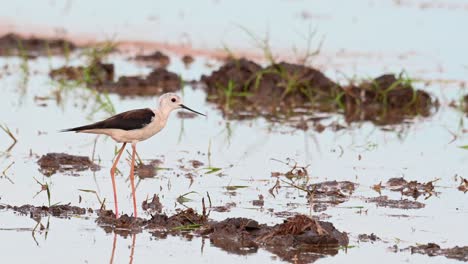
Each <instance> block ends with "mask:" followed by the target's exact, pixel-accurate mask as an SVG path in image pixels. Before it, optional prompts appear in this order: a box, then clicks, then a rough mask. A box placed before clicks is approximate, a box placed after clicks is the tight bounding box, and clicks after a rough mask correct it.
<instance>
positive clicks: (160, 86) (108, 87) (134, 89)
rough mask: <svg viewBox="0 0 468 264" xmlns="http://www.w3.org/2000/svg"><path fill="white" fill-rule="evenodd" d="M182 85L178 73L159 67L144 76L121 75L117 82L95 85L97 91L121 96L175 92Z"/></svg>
mask: <svg viewBox="0 0 468 264" xmlns="http://www.w3.org/2000/svg"><path fill="white" fill-rule="evenodd" d="M181 86H182V81H181V79H180V77H179V75H177V74H175V73H173V72H170V71H168V70H166V69H163V68H159V69H155V70H153V71H152V72H150V74H149V75H147V76H146V77H141V76H122V77H120V78H119V79H118V80H117V82H108V83H105V84H103V85H100V86H98V87H96V89H97V90H98V91H101V92H109V93H116V94H119V95H121V96H135V95H136V96H155V95H160V94H163V93H169V92H176V91H178V90H179V89H180V88H181Z"/></svg>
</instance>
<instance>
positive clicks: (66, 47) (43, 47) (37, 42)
mask: <svg viewBox="0 0 468 264" xmlns="http://www.w3.org/2000/svg"><path fill="white" fill-rule="evenodd" d="M75 49H76V45H75V44H73V43H72V42H69V41H67V40H65V39H61V38H55V39H44V38H36V37H29V38H24V37H21V36H19V35H17V34H14V33H9V34H6V35H3V36H2V37H0V56H26V57H28V58H31V57H36V56H41V55H57V54H66V53H68V52H70V51H73V50H75Z"/></svg>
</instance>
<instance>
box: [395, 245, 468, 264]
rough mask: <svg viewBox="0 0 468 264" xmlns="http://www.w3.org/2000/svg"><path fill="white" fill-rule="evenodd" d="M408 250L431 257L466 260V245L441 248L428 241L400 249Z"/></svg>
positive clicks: (467, 248) (467, 251)
mask: <svg viewBox="0 0 468 264" xmlns="http://www.w3.org/2000/svg"><path fill="white" fill-rule="evenodd" d="M407 250H408V251H410V252H411V254H423V255H428V256H431V257H435V256H444V257H446V258H449V259H456V260H460V261H465V262H466V261H468V246H464V247H458V246H457V247H453V248H441V247H440V246H439V245H437V244H435V243H428V244H425V245H418V246H412V247H409V248H406V249H403V250H402V251H407Z"/></svg>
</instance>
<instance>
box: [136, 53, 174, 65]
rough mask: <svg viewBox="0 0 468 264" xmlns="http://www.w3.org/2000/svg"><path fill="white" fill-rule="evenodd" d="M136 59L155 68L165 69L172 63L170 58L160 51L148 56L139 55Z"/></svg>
mask: <svg viewBox="0 0 468 264" xmlns="http://www.w3.org/2000/svg"><path fill="white" fill-rule="evenodd" d="M134 59H135V60H136V61H139V62H143V63H145V64H149V65H151V66H152V67H155V68H165V67H167V65H169V63H170V62H171V60H170V58H169V56H167V55H166V54H164V53H162V52H161V51H158V50H157V51H155V52H153V53H151V54H147V55H137V56H136V57H135V58H134Z"/></svg>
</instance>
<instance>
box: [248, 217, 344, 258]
mask: <svg viewBox="0 0 468 264" xmlns="http://www.w3.org/2000/svg"><path fill="white" fill-rule="evenodd" d="M257 241H258V242H259V243H261V244H262V245H264V246H265V248H266V249H267V250H269V251H271V252H273V253H274V254H276V255H278V256H279V257H280V258H281V259H283V260H286V261H293V260H294V259H299V261H298V262H297V263H310V262H312V261H315V260H317V259H319V258H321V257H323V256H325V255H336V254H338V247H339V246H347V245H348V242H349V239H348V236H347V235H346V233H344V232H340V231H338V230H336V228H335V227H334V226H333V224H332V223H329V222H323V221H318V220H315V219H312V218H310V217H308V216H305V215H296V216H293V217H290V218H288V219H286V220H285V222H284V223H282V224H279V225H276V226H274V227H272V228H271V230H270V231H269V232H268V233H267V234H264V235H262V236H260V237H259V238H257ZM311 253H314V254H311Z"/></svg>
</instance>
